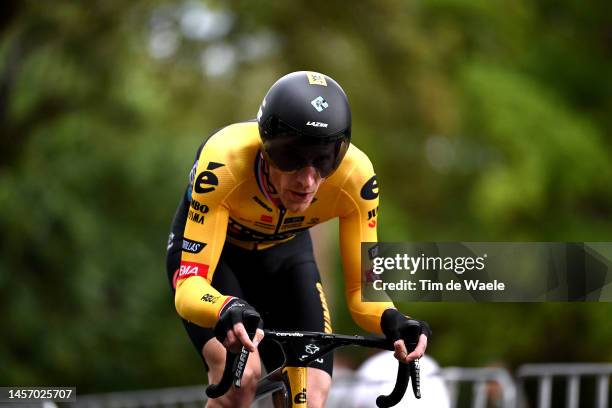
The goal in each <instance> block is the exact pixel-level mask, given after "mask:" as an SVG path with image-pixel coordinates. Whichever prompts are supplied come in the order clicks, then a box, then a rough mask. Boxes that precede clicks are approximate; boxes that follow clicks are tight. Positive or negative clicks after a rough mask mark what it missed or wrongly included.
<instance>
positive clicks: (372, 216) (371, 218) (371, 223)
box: [368, 207, 378, 228]
mask: <svg viewBox="0 0 612 408" xmlns="http://www.w3.org/2000/svg"><path fill="white" fill-rule="evenodd" d="M377 215H378V207H376V208H374V209H373V210H370V211H368V221H369V222H368V227H370V228H374V227H375V226H376V216H377Z"/></svg>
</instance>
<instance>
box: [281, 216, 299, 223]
mask: <svg viewBox="0 0 612 408" xmlns="http://www.w3.org/2000/svg"><path fill="white" fill-rule="evenodd" d="M302 221H304V217H287V218H285V221H283V224H294V223H298V222H302Z"/></svg>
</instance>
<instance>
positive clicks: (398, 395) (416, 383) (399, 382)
mask: <svg viewBox="0 0 612 408" xmlns="http://www.w3.org/2000/svg"><path fill="white" fill-rule="evenodd" d="M420 335H421V324H420V323H419V322H417V321H416V320H409V321H408V323H407V324H406V326H404V327H403V328H401V329H400V336H401V338H402V340H404V343H405V344H406V349H407V350H408V353H409V354H410V352H411V351H413V350H414V349H415V348H416V346H417V344H418V343H419V336H420ZM411 379H412V392H413V393H414V396H415V397H416V398H417V399H420V398H421V376H420V366H419V360H418V359H417V360H413V361H411V362H410V363H408V364H406V363H402V362H401V361H399V362H398V368H397V379H396V380H395V387H394V388H393V391H391V394H389V395H380V396H379V397H378V398H376V405H377V406H378V407H379V408H388V407H393V406H395V405H397V404H398V403H399V402H400V401H401V400H402V398H403V397H404V394H405V393H406V389H407V388H408V382H409V380H411Z"/></svg>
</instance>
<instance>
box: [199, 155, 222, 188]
mask: <svg viewBox="0 0 612 408" xmlns="http://www.w3.org/2000/svg"><path fill="white" fill-rule="evenodd" d="M223 166H225V164H222V163H216V162H210V163H208V166H207V167H206V170H204V171H203V172H201V173H200V174H198V177H197V178H196V179H195V181H194V184H193V189H194V191H195V192H196V193H199V194H205V193H210V192H211V191H214V190H215V187H216V186H218V185H219V179H218V178H217V176H216V175H215V174H214V173H213V172H212V170H215V169H218V168H219V167H223Z"/></svg>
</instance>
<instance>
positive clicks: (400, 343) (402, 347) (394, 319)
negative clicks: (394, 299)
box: [380, 309, 431, 363]
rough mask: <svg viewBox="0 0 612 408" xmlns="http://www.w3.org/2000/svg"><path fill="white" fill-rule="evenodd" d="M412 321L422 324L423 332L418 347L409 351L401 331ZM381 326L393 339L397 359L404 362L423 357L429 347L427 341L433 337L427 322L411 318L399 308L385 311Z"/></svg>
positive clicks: (386, 334)
mask: <svg viewBox="0 0 612 408" xmlns="http://www.w3.org/2000/svg"><path fill="white" fill-rule="evenodd" d="M410 321H413V322H414V321H417V322H419V324H420V326H421V334H420V336H419V342H418V344H417V346H416V348H415V349H414V350H413V351H412V352H410V353H409V352H408V349H407V348H406V344H405V343H404V340H402V339H401V338H400V337H401V336H400V333H401V332H402V329H403V328H405V327H406V326H407V325H408V324H409V323H408V322H410ZM380 327H381V328H382V331H383V333H384V334H385V336H386V337H387V338H388V339H390V340H393V347H394V348H395V353H394V354H393V355H394V356H395V358H396V359H398V360H399V361H402V362H404V363H409V362H410V361H412V360H416V359H417V358H421V357H422V356H423V354H425V349H426V348H427V341H428V339H429V338H431V329H430V328H429V325H428V324H427V322H425V321H422V320H414V319H410V318H408V317H406V316H404V315H403V314H401V313H400V312H399V311H398V310H397V309H387V310H385V311H384V312H383V314H382V317H381V319H380Z"/></svg>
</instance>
